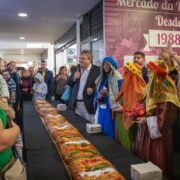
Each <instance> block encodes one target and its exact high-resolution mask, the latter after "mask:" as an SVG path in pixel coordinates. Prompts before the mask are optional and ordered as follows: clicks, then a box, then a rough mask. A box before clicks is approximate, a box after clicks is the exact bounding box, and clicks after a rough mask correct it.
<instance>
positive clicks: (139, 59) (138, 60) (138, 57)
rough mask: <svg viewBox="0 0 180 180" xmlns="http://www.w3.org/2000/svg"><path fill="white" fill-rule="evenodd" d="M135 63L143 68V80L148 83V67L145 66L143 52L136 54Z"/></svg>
mask: <svg viewBox="0 0 180 180" xmlns="http://www.w3.org/2000/svg"><path fill="white" fill-rule="evenodd" d="M134 63H137V64H139V65H140V66H141V67H142V78H143V79H144V81H145V82H146V84H147V83H148V81H149V79H148V76H147V67H146V66H145V54H144V53H143V52H140V51H137V52H135V53H134Z"/></svg>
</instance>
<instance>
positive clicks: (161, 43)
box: [149, 30, 180, 47]
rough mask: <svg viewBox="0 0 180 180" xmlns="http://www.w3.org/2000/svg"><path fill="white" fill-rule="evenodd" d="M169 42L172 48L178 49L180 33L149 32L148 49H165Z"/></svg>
mask: <svg viewBox="0 0 180 180" xmlns="http://www.w3.org/2000/svg"><path fill="white" fill-rule="evenodd" d="M169 40H170V41H171V42H172V44H173V45H172V47H180V31H162V30H149V46H150V47H166V46H167V43H168V41H169Z"/></svg>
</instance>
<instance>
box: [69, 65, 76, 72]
mask: <svg viewBox="0 0 180 180" xmlns="http://www.w3.org/2000/svg"><path fill="white" fill-rule="evenodd" d="M75 68H76V65H72V66H71V67H70V72H71V73H72V72H73V71H74V69H75Z"/></svg>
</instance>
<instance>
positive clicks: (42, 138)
mask: <svg viewBox="0 0 180 180" xmlns="http://www.w3.org/2000/svg"><path fill="white" fill-rule="evenodd" d="M50 103H51V104H52V105H54V106H55V107H56V106H57V104H59V103H60V102H59V101H50ZM61 114H62V115H63V116H64V117H65V118H66V119H67V121H69V122H70V123H71V124H72V125H74V126H75V127H76V128H77V129H78V130H79V131H80V133H81V134H82V135H83V136H84V137H85V138H86V139H87V140H88V141H90V142H91V143H92V144H93V145H94V146H95V147H96V148H97V150H98V151H99V152H100V153H101V154H102V155H103V156H104V157H105V158H106V159H107V160H109V161H110V162H111V163H112V164H113V165H114V166H115V167H116V169H117V170H118V171H119V172H120V173H121V174H122V175H123V176H124V177H125V178H126V179H127V180H130V179H131V172H130V166H131V164H138V163H143V161H142V160H140V159H139V158H138V157H136V156H135V155H133V154H132V153H130V152H129V151H128V150H126V149H125V148H124V147H122V146H121V144H119V143H116V142H115V141H113V140H112V139H110V138H108V137H107V136H106V135H104V134H103V133H97V134H88V133H87V132H86V123H87V121H86V120H85V119H83V118H81V117H80V116H79V115H77V114H76V113H75V112H74V111H72V110H70V109H68V110H66V111H63V112H61ZM23 139H24V152H25V158H26V161H27V175H28V180H69V179H70V177H69V174H68V172H67V170H66V168H65V166H64V164H63V161H62V159H61V157H60V155H59V152H58V150H57V148H56V146H55V144H54V143H53V141H52V139H51V137H50V136H49V133H48V132H47V130H46V128H45V126H44V124H43V123H42V121H41V119H40V117H39V114H38V113H37V111H36V109H35V107H34V105H33V103H32V102H24V104H23ZM163 179H164V178H163Z"/></svg>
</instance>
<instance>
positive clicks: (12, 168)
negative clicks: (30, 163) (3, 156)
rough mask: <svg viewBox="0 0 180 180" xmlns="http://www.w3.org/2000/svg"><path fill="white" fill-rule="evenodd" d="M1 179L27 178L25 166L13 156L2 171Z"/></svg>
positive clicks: (25, 179)
mask: <svg viewBox="0 0 180 180" xmlns="http://www.w3.org/2000/svg"><path fill="white" fill-rule="evenodd" d="M0 180H27V178H26V170H25V167H24V166H23V165H22V164H21V162H20V160H19V159H17V158H15V157H14V156H12V158H11V159H10V161H9V162H8V163H7V164H6V165H5V166H4V167H3V168H2V169H1V171H0Z"/></svg>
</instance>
